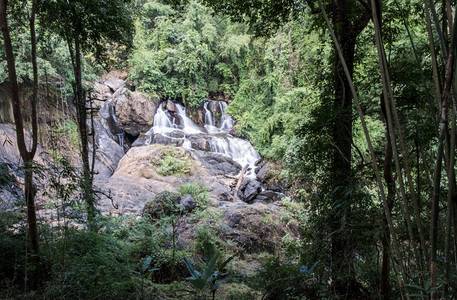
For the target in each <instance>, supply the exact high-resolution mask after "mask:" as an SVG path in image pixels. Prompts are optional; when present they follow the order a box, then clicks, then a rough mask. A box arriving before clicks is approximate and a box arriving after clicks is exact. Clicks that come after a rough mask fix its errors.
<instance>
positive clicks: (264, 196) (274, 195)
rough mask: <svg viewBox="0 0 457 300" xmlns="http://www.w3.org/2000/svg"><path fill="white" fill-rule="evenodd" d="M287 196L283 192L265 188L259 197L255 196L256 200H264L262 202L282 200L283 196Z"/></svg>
mask: <svg viewBox="0 0 457 300" xmlns="http://www.w3.org/2000/svg"><path fill="white" fill-rule="evenodd" d="M283 197H285V195H284V194H283V193H278V192H275V191H272V190H264V191H261V192H260V194H259V195H257V197H255V201H256V202H258V201H262V202H268V203H270V202H275V201H278V200H281V198H283Z"/></svg>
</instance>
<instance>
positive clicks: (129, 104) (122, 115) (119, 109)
mask: <svg viewBox="0 0 457 300" xmlns="http://www.w3.org/2000/svg"><path fill="white" fill-rule="evenodd" d="M122 96H123V95H122ZM114 103H115V108H116V115H117V119H118V124H119V126H120V127H121V128H122V129H123V130H124V131H125V132H126V133H128V134H130V135H132V136H138V135H139V134H140V133H141V132H146V131H148V129H149V128H150V127H151V126H152V124H153V119H154V115H155V113H156V106H155V104H154V102H153V100H152V99H149V98H148V97H147V96H146V95H145V94H143V93H141V92H129V93H127V97H125V96H124V97H121V95H119V96H118V97H117V98H116V99H115V100H114Z"/></svg>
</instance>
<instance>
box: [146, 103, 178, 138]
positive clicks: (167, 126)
mask: <svg viewBox="0 0 457 300" xmlns="http://www.w3.org/2000/svg"><path fill="white" fill-rule="evenodd" d="M177 128H178V127H177V126H176V124H173V123H172V122H171V121H170V118H169V117H168V116H167V113H166V112H165V111H164V110H163V108H162V105H159V107H158V108H157V112H156V114H155V116H154V124H153V125H152V128H151V129H152V130H153V132H154V133H166V132H170V131H173V130H174V129H177ZM151 129H150V130H151Z"/></svg>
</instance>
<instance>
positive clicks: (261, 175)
mask: <svg viewBox="0 0 457 300" xmlns="http://www.w3.org/2000/svg"><path fill="white" fill-rule="evenodd" d="M268 169H269V168H268V164H265V163H264V164H260V165H258V166H257V168H256V174H257V180H259V181H260V182H262V183H264V182H266V181H268V180H269V179H270V177H271V175H270V174H269V170H268Z"/></svg>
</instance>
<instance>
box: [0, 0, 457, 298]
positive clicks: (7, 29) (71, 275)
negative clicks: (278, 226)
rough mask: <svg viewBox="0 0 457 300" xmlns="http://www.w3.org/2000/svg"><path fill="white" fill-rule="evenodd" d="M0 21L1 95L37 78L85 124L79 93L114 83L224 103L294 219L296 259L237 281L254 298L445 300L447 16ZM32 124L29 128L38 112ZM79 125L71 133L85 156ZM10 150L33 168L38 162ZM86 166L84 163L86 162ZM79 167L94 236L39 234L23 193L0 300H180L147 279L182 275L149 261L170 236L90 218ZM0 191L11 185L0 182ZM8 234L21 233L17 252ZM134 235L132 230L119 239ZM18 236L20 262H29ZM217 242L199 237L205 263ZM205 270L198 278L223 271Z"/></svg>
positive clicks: (190, 10) (165, 15)
mask: <svg viewBox="0 0 457 300" xmlns="http://www.w3.org/2000/svg"><path fill="white" fill-rule="evenodd" d="M0 3H1V5H0V25H1V27H2V33H3V38H2V39H0V50H1V51H0V82H9V84H10V85H11V88H12V91H13V93H14V89H15V85H17V84H15V83H14V82H15V81H16V80H18V81H19V82H20V83H21V84H28V85H30V86H32V87H33V90H36V89H38V87H37V85H38V83H37V82H38V79H39V78H44V76H46V77H47V76H52V77H55V78H58V79H59V80H60V81H62V82H64V84H63V87H64V88H63V89H64V90H65V92H66V93H67V94H71V93H72V94H74V96H75V99H79V100H78V103H79V104H80V105H81V106H82V107H85V100H86V98H85V92H84V87H83V82H86V81H94V80H95V79H96V78H97V76H99V75H100V74H101V73H103V72H106V71H109V70H113V69H122V70H125V71H127V72H128V80H129V81H131V82H132V84H134V85H135V86H136V88H137V89H138V90H141V91H144V92H146V93H149V94H152V95H154V96H156V97H158V98H160V99H173V100H175V101H179V102H181V103H183V104H185V105H188V106H189V107H198V106H200V105H202V103H203V102H204V101H205V100H207V99H208V98H209V99H218V100H225V101H228V102H229V103H230V104H229V107H228V109H229V112H230V114H231V115H232V116H233V117H234V119H235V120H236V122H237V125H236V129H237V132H238V134H239V135H240V136H243V137H246V138H248V139H249V140H250V141H251V142H252V144H253V145H254V147H255V148H256V150H257V151H259V153H260V154H261V155H262V156H263V157H264V158H265V159H267V160H269V161H272V162H274V163H275V164H277V165H278V166H279V169H280V170H281V172H280V173H279V174H278V176H279V177H280V178H281V180H283V181H284V182H286V183H287V186H288V196H290V199H292V201H294V202H295V203H297V204H299V206H300V207H301V209H303V211H304V213H303V214H301V215H300V218H301V239H300V242H299V243H298V246H296V247H295V248H294V251H284V253H278V254H277V255H276V256H275V257H274V258H272V259H268V260H265V261H263V265H262V268H261V269H260V270H259V271H258V272H257V274H256V275H255V276H254V277H252V278H243V279H240V282H243V283H245V284H246V285H247V286H249V289H252V290H258V291H262V293H263V294H264V295H265V296H266V297H269V299H419V298H430V299H442V298H444V299H455V295H456V294H457V261H456V258H457V252H456V251H457V218H456V217H457V205H456V201H457V194H456V176H455V157H456V112H457V106H456V102H455V99H456V94H455V91H456V90H457V85H456V78H455V76H454V74H455V66H456V62H455V55H456V54H457V53H455V51H456V49H457V47H456V42H457V28H456V26H457V25H456V23H457V7H456V5H457V3H456V2H455V1H453V0H441V1H432V0H407V1H398V0H386V1H380V0H334V1H327V0H317V1H315V0H303V1H292V0H281V1H272V0H249V1H242V0H239V1H238V0H237V1H228V0H207V1H197V0H189V1H166V0H135V1H127V0H125V1H121V0H104V1H93V0H72V1H60V0H54V1H50V4H47V2H46V1H40V0H28V1H26V0H23V1H21V0H9V1H6V0H1V1H0ZM36 5H37V7H38V8H39V9H37V10H36V9H35V6H36ZM52 5H55V7H54V6H52ZM66 6H68V7H66ZM92 6H94V7H97V8H99V7H106V8H118V9H112V10H103V9H101V10H97V9H95V8H93V7H92ZM59 9H62V10H66V9H69V10H70V11H72V15H71V18H68V19H65V21H66V22H63V21H62V19H64V17H62V14H63V13H62V14H60V15H58V18H57V17H56V12H59ZM79 13H80V14H83V15H84V18H79V17H78V14H79ZM107 14H109V15H107ZM118 14H119V18H117V17H114V16H115V15H118ZM82 21H83V22H82ZM67 22H68V23H67ZM74 22H75V23H74ZM114 25H118V27H116V26H114ZM34 26H36V32H35V29H34ZM60 26H63V27H60ZM83 26H87V28H83ZM68 28H72V30H68ZM35 35H36V38H35ZM8 36H10V39H11V41H9V38H8ZM86 37H87V39H86V40H85V38H86ZM81 38H82V40H80V39H81ZM79 43H81V45H79V46H78V44H79ZM92 46H96V47H92ZM78 57H79V58H78ZM13 59H14V60H13ZM7 63H8V64H7ZM7 65H8V66H7ZM13 65H14V66H15V69H16V70H15V72H12V69H13V68H12V66H13ZM32 65H33V66H34V67H33V68H32V67H31V66H32ZM11 78H13V79H11ZM34 95H35V93H33V94H32V96H31V97H25V98H24V99H19V96H17V97H15V98H14V99H15V101H17V102H18V104H17V111H18V112H17V113H16V111H15V121H16V128H17V132H18V133H19V132H22V129H21V128H22V127H21V126H22V125H21V122H22V121H21V120H22V119H25V117H24V115H23V114H24V112H22V113H21V112H20V109H19V108H20V101H23V102H27V103H30V104H31V105H34V104H33V103H35V102H34V101H37V100H36V96H34ZM82 110H85V108H82ZM26 113H27V114H29V115H30V116H27V117H26V119H27V120H31V122H29V123H30V124H31V126H34V127H33V128H35V127H36V125H34V121H33V120H34V118H36V115H35V114H36V111H34V110H33V109H32V110H30V111H29V110H27V111H26ZM81 114H83V112H81ZM84 114H85V111H84ZM16 115H17V116H16ZM85 118H86V116H85V115H84V116H83V115H81V116H80V117H79V119H78V122H77V124H78V128H79V129H80V131H79V132H80V137H82V144H83V145H84V144H85V143H87V136H88V132H87V129H84V128H85V122H84V121H82V120H85ZM31 128H32V127H31ZM33 132H34V136H35V135H36V131H35V130H34V131H33ZM18 137H20V135H19V134H18ZM84 139H86V142H84ZM19 144H20V143H19ZM22 144H23V143H22ZM35 144H36V139H35V140H34V145H35ZM35 147H36V146H35ZM22 148H23V149H22V150H21V149H20V150H21V156H22V157H23V160H24V165H25V167H26V168H28V167H30V164H31V161H32V160H33V157H34V150H33V149H31V150H32V151H31V152H29V150H27V148H26V147H25V145H24V146H22ZM81 153H82V157H83V161H84V160H85V159H87V155H88V153H87V149H86V150H84V147H83V148H82V150H81ZM83 165H84V166H85V167H84V168H83V169H84V171H83V173H82V176H81V178H82V180H81V181H80V182H79V183H78V184H80V185H83V186H86V187H87V185H89V188H87V189H85V188H83V189H82V191H83V192H82V199H83V200H84V201H85V202H87V203H89V204H88V207H89V209H88V214H89V216H90V218H88V219H87V220H86V219H84V218H83V219H82V221H81V222H82V223H84V222H90V223H92V224H93V226H88V227H87V228H85V229H84V230H77V229H75V228H65V229H62V231H59V232H56V231H53V230H50V229H49V228H47V227H46V225H45V224H42V225H41V226H40V228H39V230H37V229H36V228H35V229H34V226H36V221H34V219H33V215H32V210H34V209H35V208H34V207H33V205H32V200H30V199H31V198H33V197H32V194H30V193H29V192H27V191H28V190H30V189H31V187H30V186H29V185H26V193H25V194H26V195H28V196H27V197H26V199H24V201H26V202H24V203H27V208H28V209H29V212H30V215H29V216H28V217H25V218H26V220H27V221H26V222H25V219H24V216H23V215H21V214H13V213H10V212H0V213H1V215H2V217H1V219H0V222H1V223H0V225H1V226H2V231H1V232H0V235H1V236H0V240H1V241H2V242H1V243H0V245H1V246H0V247H1V248H0V262H1V267H0V268H1V269H0V274H1V275H2V276H1V277H3V278H4V279H2V281H1V282H0V286H1V287H2V292H0V295H2V296H3V295H5V297H7V298H14V296H15V295H20V296H19V297H21V296H24V297H25V296H27V297H30V298H34V297H37V298H38V297H45V298H46V297H50V298H53V297H59V296H62V295H63V294H62V293H65V294H64V295H66V296H65V297H68V298H78V297H79V298H95V297H106V296H117V297H121V298H128V297H134V296H133V295H135V297H137V298H147V297H151V295H161V297H168V298H173V297H178V296H177V295H178V294H179V289H180V288H181V286H180V285H179V281H180V280H181V281H185V275H182V274H180V275H179V276H178V275H176V278H173V275H168V276H169V278H164V277H161V276H154V272H155V271H154V270H153V269H152V268H150V264H151V261H153V260H156V261H157V262H158V264H159V265H161V266H167V268H176V270H179V269H180V268H179V266H178V265H179V263H180V262H181V261H182V260H181V258H182V257H180V256H179V255H177V256H176V255H175V253H174V252H173V254H171V253H169V252H167V253H160V255H157V256H155V257H154V256H152V253H158V251H157V250H156V248H157V247H160V246H159V245H160V243H161V238H162V237H161V235H160V234H159V235H151V232H160V230H163V231H165V229H164V228H165V227H164V226H162V225H163V224H164V223H160V224H159V223H157V224H150V223H147V222H143V221H138V220H124V221H125V222H124V221H122V222H121V221H119V220H115V219H114V220H113V219H109V218H108V219H107V218H104V217H102V216H99V215H97V214H96V212H94V211H92V210H91V209H90V207H91V205H93V198H92V191H91V187H90V183H91V181H90V180H91V178H90V176H91V175H90V174H89V170H88V165H89V163H88V162H87V161H86V162H84V164H83ZM66 167H67V168H68V172H70V173H71V172H76V173H78V171H77V170H74V169H73V168H72V167H71V166H66ZM33 173H34V172H32V171H30V172H29V173H27V174H28V175H27V176H28V177H27V178H31V176H38V174H36V175H33ZM70 173H68V174H69V178H72V176H71V175H70ZM71 174H73V173H71ZM0 179H1V181H0V184H4V182H7V181H8V180H10V178H8V176H7V173H6V172H5V171H4V168H0ZM26 182H29V183H30V184H31V179H30V181H27V180H26ZM57 188H58V189H65V188H70V186H66V187H57ZM71 188H73V186H71ZM84 191H85V192H84ZM64 194H65V195H68V194H69V193H68V194H66V193H63V194H62V195H64ZM24 203H22V204H20V205H25V204H24ZM171 217H172V216H171ZM171 217H170V216H168V218H171ZM134 222H136V223H135V224H136V225H135V226H132V225H131V224H132V223H134ZM14 224H22V225H21V227H20V228H19V230H18V232H19V235H18V232H16V231H17V230H16V231H12V230H11V226H13V225H14ZM34 224H35V225H34ZM101 228H105V229H104V230H101ZM128 228H135V230H134V234H133V235H131V236H130V238H128V239H127V238H126V236H127V235H128V234H127V233H126V231H127V230H128ZM38 231H39V232H40V234H39V236H38V233H37V232H38ZM26 232H28V234H29V236H30V239H31V246H30V249H31V253H29V252H25V251H24V243H25V239H24V236H25V235H26ZM34 236H35V238H34ZM56 236H59V237H60V238H59V239H55V238H54V237H56ZM212 238H214V237H212V236H211V234H209V233H208V234H207V233H205V234H202V245H203V244H205V240H209V241H212ZM34 243H35V244H34ZM38 243H40V247H39V248H38ZM89 245H91V246H89ZM86 246H87V247H86ZM202 248H204V247H203V246H202ZM323 249H325V251H323ZM154 251H155V252H154ZM208 251H209V252H211V250H208ZM211 253H212V252H211ZM12 257H15V258H14V261H13V260H12ZM210 257H211V258H210V259H209V260H208V261H207V264H206V265H204V266H203V267H202V269H205V267H206V268H210V267H211V264H215V262H214V261H215V260H217V259H218V258H219V254H218V255H216V254H214V253H213V254H212V256H211V255H210ZM30 258H33V260H30ZM29 260H30V262H29ZM138 264H140V265H141V266H140V267H138ZM100 266H105V267H103V268H101V267H100ZM300 266H302V267H303V268H300ZM193 267H194V265H192V264H190V263H189V264H188V268H191V269H193ZM36 270H40V271H39V272H38V271H36ZM132 270H133V271H134V272H132ZM27 272H29V273H27ZM125 273H128V274H129V276H128V278H127V279H125V277H122V274H125ZM18 274H20V275H18ZM24 274H25V275H24ZM27 274H31V276H35V277H36V278H32V279H30V278H28V277H27V276H28V275H27ZM40 274H47V275H46V276H43V275H40ZM172 274H173V273H172ZM176 274H177V273H176ZM18 276H19V279H18ZM164 276H165V275H164ZM24 277H25V279H24ZM194 277H195V276H194ZM91 278H98V279H99V281H94V280H92V279H91ZM195 278H196V277H195ZM195 278H194V279H195ZM173 281H176V282H174V283H173V284H171V282H173ZM152 283H167V287H166V288H164V287H163V286H162V287H160V289H162V290H158V289H159V288H158V287H157V286H153V287H151V285H150V284H152ZM145 286H146V287H147V288H145ZM50 287H55V288H50ZM204 288H207V287H206V286H204ZM163 289H166V290H163ZM132 291H134V292H132ZM59 293H60V294H59ZM154 293H156V294H154ZM204 295H206V294H198V293H197V294H193V297H194V296H195V297H204ZM232 296H233V295H232ZM208 297H209V294H208ZM226 297H227V299H230V297H229V296H226ZM233 297H234V298H233V299H240V298H241V297H245V299H250V298H251V297H254V296H253V294H250V292H245V293H244V294H243V293H242V292H239V293H238V294H236V296H233Z"/></svg>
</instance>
